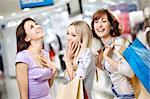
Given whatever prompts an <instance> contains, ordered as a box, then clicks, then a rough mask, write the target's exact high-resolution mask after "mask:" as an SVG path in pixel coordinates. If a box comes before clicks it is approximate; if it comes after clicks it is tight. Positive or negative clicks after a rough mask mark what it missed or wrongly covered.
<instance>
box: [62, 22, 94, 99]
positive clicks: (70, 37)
mask: <svg viewBox="0 0 150 99" xmlns="http://www.w3.org/2000/svg"><path fill="white" fill-rule="evenodd" d="M66 38H67V41H68V42H67V50H66V53H65V55H64V58H65V63H66V69H67V73H68V75H69V78H70V80H72V79H73V78H74V77H82V78H83V80H84V86H85V89H86V91H87V94H88V98H89V99H92V97H91V90H92V84H93V78H94V73H95V58H94V55H93V54H92V51H91V49H90V47H91V43H92V31H91V29H90V27H89V26H88V24H87V23H86V22H84V21H75V22H73V23H71V24H70V25H69V27H68V31H67V36H66Z"/></svg>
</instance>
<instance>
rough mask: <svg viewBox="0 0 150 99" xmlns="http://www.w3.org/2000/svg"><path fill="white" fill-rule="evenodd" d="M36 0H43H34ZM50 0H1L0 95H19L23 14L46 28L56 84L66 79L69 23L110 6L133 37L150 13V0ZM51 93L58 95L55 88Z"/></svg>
mask: <svg viewBox="0 0 150 99" xmlns="http://www.w3.org/2000/svg"><path fill="white" fill-rule="evenodd" d="M21 1H22V2H21ZM34 1H37V2H38V1H40V0H31V2H34ZM42 1H45V0H42ZM47 1H51V4H48V5H38V6H31V5H30V6H24V5H23V4H24V3H23V2H25V3H28V2H30V0H0V99H19V91H18V87H17V82H16V75H15V55H16V34H15V31H16V27H17V25H18V24H19V23H20V22H21V21H22V20H23V19H24V18H26V17H31V18H34V19H35V20H36V21H38V23H39V24H40V25H41V26H42V27H43V28H44V31H45V33H46V36H45V38H44V44H45V50H47V51H51V48H52V49H53V50H54V54H52V55H51V58H52V59H53V61H55V62H56V63H57V66H58V67H57V68H58V70H59V71H58V74H57V77H56V82H55V84H56V85H57V83H61V82H65V78H64V77H63V71H64V70H65V64H64V61H63V53H64V50H65V46H66V45H65V44H66V40H65V35H66V28H67V26H68V24H69V23H71V22H73V21H75V20H84V21H86V22H87V23H88V24H89V25H90V23H91V17H92V15H93V13H94V12H95V11H97V10H98V9H102V8H106V9H110V10H111V11H113V13H114V14H115V16H116V17H117V19H118V21H119V22H120V24H121V26H122V28H123V35H124V36H127V38H128V39H129V40H131V41H132V40H133V39H134V37H135V36H134V35H135V34H136V33H138V31H142V27H143V24H142V23H143V22H144V20H145V19H146V18H149V17H150V0H47ZM21 3H22V4H21ZM50 46H51V47H50ZM54 89H55V88H54ZM52 95H53V96H54V97H55V92H53V93H52ZM54 99H55V98H54Z"/></svg>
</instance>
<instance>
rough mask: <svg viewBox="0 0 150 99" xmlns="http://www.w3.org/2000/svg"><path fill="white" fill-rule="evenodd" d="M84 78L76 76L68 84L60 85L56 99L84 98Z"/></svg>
mask: <svg viewBox="0 0 150 99" xmlns="http://www.w3.org/2000/svg"><path fill="white" fill-rule="evenodd" d="M83 88H84V86H83V80H82V78H74V79H73V80H71V81H70V82H69V83H67V84H60V85H59V86H58V91H57V96H56V99H84V89H83Z"/></svg>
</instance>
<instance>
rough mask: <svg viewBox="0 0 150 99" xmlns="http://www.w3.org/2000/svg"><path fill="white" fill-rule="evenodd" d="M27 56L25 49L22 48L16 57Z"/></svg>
mask: <svg viewBox="0 0 150 99" xmlns="http://www.w3.org/2000/svg"><path fill="white" fill-rule="evenodd" d="M22 56H28V51H27V50H22V51H19V52H18V53H17V57H22Z"/></svg>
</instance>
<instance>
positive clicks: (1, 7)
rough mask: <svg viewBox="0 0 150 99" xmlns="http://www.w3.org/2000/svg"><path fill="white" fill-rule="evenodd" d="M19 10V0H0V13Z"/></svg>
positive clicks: (4, 13) (5, 13) (6, 13)
mask: <svg viewBox="0 0 150 99" xmlns="http://www.w3.org/2000/svg"><path fill="white" fill-rule="evenodd" d="M17 11H21V9H20V5H19V0H0V15H8V14H11V13H12V12H17Z"/></svg>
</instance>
